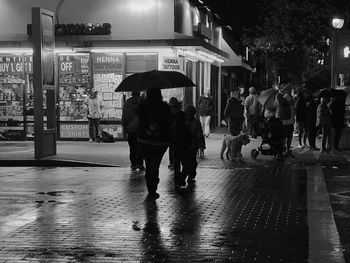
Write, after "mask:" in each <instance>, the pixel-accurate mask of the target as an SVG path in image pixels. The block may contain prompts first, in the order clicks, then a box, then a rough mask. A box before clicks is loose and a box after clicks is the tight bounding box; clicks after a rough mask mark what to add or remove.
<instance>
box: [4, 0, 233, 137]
mask: <svg viewBox="0 0 350 263" xmlns="http://www.w3.org/2000/svg"><path fill="white" fill-rule="evenodd" d="M28 2H30V1H29V0H28ZM146 2H147V1H146ZM153 2H154V1H153ZM155 2H157V3H159V5H158V8H160V9H161V10H164V12H160V11H161V10H157V6H154V8H155V9H154V10H153V9H152V10H149V12H150V14H144V13H141V14H140V13H138V16H137V18H135V19H136V20H135V25H133V24H132V23H129V22H127V19H128V20H130V17H132V15H130V14H131V13H135V12H136V11H135V10H136V9H135V10H132V9H131V7H129V6H128V7H124V6H123V5H121V4H120V1H118V3H115V2H113V1H110V2H109V3H110V5H118V7H119V8H120V10H119V9H118V12H119V13H120V15H121V16H122V18H123V19H124V20H123V23H124V24H123V25H124V27H125V28H124V27H122V26H121V25H120V24H117V23H118V22H120V19H121V17H116V16H114V15H112V14H111V13H108V12H110V10H109V9H108V8H107V7H106V6H101V7H100V9H101V10H100V11H101V14H104V16H101V17H103V19H107V21H108V22H110V24H111V28H112V30H111V31H112V33H111V35H106V36H102V35H84V36H80V35H72V34H70V35H58V36H57V37H56V51H55V52H56V84H57V120H58V125H57V129H58V133H57V134H58V139H67V140H70V139H87V138H88V122H87V117H86V115H87V112H86V107H85V106H84V104H83V101H84V99H85V98H86V96H87V95H88V94H89V92H90V90H91V89H92V88H95V89H97V90H98V91H99V95H100V96H101V97H102V99H103V102H104V106H105V108H104V115H103V118H102V120H101V128H102V129H103V130H105V131H107V132H108V133H110V134H112V135H113V137H114V138H115V139H123V137H124V132H123V129H122V126H121V114H122V107H123V103H124V102H125V100H126V99H127V98H128V96H130V94H129V93H116V92H114V90H115V88H116V87H117V86H118V84H119V83H120V82H121V81H122V80H123V78H125V77H126V76H128V75H130V74H132V73H135V72H142V71H147V70H152V69H160V70H178V71H180V72H183V73H184V74H186V75H187V76H189V77H190V78H191V79H192V80H193V82H194V83H196V87H193V88H192V87H191V88H183V89H182V88H178V89H172V90H164V91H163V99H164V100H165V101H168V100H169V99H170V97H173V96H175V97H177V98H178V100H180V101H181V102H182V104H183V106H185V105H188V104H193V105H195V106H196V103H197V101H198V98H199V96H200V95H201V94H202V93H203V91H204V90H205V89H206V88H210V89H211V92H212V94H213V95H214V98H215V105H216V117H214V118H213V119H214V122H213V123H212V125H213V126H216V125H217V123H219V117H218V116H217V114H218V112H219V111H218V110H217V108H218V107H219V105H220V103H221V102H220V99H221V97H220V88H219V87H220V82H221V78H220V74H221V66H220V65H221V63H222V62H223V61H224V60H225V59H227V58H228V54H227V53H226V52H224V51H222V50H221V49H220V48H219V47H220V37H221V35H220V27H217V26H215V24H214V23H213V21H212V20H210V19H209V18H210V16H209V14H207V13H206V12H204V11H203V10H198V9H197V8H196V7H195V6H193V5H191V4H190V3H189V2H188V1H174V0H171V1H170V0H166V1H155ZM26 4H28V6H30V4H29V3H26ZM70 4H71V3H69V2H67V3H66V6H65V7H66V9H65V11H64V12H63V10H61V14H62V22H63V23H64V22H70V21H72V22H76V21H79V19H80V21H86V20H87V19H86V18H87V17H88V18H89V19H92V18H95V13H94V12H93V11H94V9H93V7H92V6H93V3H92V1H87V2H86V3H85V2H84V9H86V10H85V11H86V12H85V18H83V17H82V14H80V13H79V14H77V16H75V17H74V19H73V18H72V14H71V12H72V11H71V10H70V9H69V5H70ZM51 5H53V4H51ZM43 7H44V8H49V9H50V8H51V9H52V7H53V6H50V5H48V2H45V3H44V2H43ZM122 8H126V9H124V13H122ZM165 8H166V9H165ZM137 12H138V11H137ZM152 12H153V13H155V14H156V15H155V18H154V17H153V16H151V15H152ZM186 12H187V13H188V12H190V14H191V15H190V16H189V17H187V16H186V17H185V16H184V15H183V14H184V13H186ZM168 13H172V14H173V16H174V17H175V22H174V20H171V19H169V18H168V17H167V15H168ZM146 18H148V20H147V19H146ZM99 19H100V17H99ZM152 19H155V21H153V20H152ZM27 22H28V21H27ZM153 22H156V23H157V24H156V25H157V30H158V32H153V31H154V30H153V31H152V29H151V27H152V26H154V25H155V24H154V23H153ZM162 23H163V24H162ZM169 23H171V24H170V25H169ZM137 26H140V27H142V28H141V29H143V31H142V30H140V29H138V28H136V27H137ZM115 28H116V29H115ZM113 30H114V31H113ZM118 30H119V31H118ZM127 30H129V31H128V33H126V31H127ZM157 30H156V31H157ZM169 30H171V31H169ZM165 31H167V32H165ZM27 33H28V32H27ZM118 33H120V35H118V36H116V34H118ZM126 34H129V35H126ZM130 34H131V35H132V37H130ZM147 34H149V35H147ZM14 45H15V46H21V48H18V47H14ZM31 53H32V49H31V42H30V41H28V40H20V41H19V40H16V41H15V42H14V41H12V40H11V39H8V40H6V41H3V40H1V39H0V132H2V133H5V134H6V136H7V137H9V138H17V139H29V138H31V137H33V132H34V129H33V125H34V120H33V84H32V71H31V69H32V54H31Z"/></svg>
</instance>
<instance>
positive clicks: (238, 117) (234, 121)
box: [224, 90, 244, 136]
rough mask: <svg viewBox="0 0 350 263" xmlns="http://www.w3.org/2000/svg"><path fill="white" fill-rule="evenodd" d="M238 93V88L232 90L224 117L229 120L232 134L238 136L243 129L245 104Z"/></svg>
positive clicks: (229, 128)
mask: <svg viewBox="0 0 350 263" xmlns="http://www.w3.org/2000/svg"><path fill="white" fill-rule="evenodd" d="M238 95H239V93H238V91H237V90H235V91H231V93H230V97H229V98H228V99H227V102H226V107H225V110H224V117H225V119H226V120H227V124H228V131H229V133H230V134H231V135H232V136H237V135H238V134H239V133H240V132H241V131H242V124H243V121H244V115H243V111H244V110H243V109H244V106H243V105H242V103H241V101H240V100H239V98H238Z"/></svg>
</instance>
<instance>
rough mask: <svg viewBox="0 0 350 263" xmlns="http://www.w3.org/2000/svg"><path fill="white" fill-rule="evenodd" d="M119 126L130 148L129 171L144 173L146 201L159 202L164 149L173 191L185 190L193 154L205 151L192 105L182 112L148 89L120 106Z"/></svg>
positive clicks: (194, 160) (193, 171) (192, 168)
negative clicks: (158, 190) (155, 200)
mask: <svg viewBox="0 0 350 263" xmlns="http://www.w3.org/2000/svg"><path fill="white" fill-rule="evenodd" d="M122 125H123V127H124V129H125V131H126V133H127V140H128V144H129V147H130V155H129V157H130V162H131V170H133V171H134V170H136V169H139V170H145V179H146V186H147V190H148V197H149V198H152V199H157V198H159V194H158V193H157V188H158V183H159V167H160V164H161V161H162V159H163V156H164V154H165V152H166V151H167V149H168V148H169V160H170V164H171V168H172V169H173V170H174V184H175V188H176V189H180V188H181V187H184V186H186V181H187V184H189V185H190V184H193V182H194V181H195V177H196V170H197V152H198V151H199V150H202V151H204V149H205V138H204V135H203V131H202V127H201V123H200V121H199V120H197V119H196V108H195V107H194V106H193V105H188V106H186V107H185V109H184V110H182V109H181V106H180V103H179V102H178V101H177V99H176V98H174V97H173V98H171V99H170V101H169V103H167V102H165V101H163V98H162V94H161V90H160V89H158V88H152V89H148V90H147V91H146V94H145V96H140V93H139V92H132V97H131V98H129V99H127V101H126V102H125V104H124V106H123V113H122ZM143 162H144V163H145V166H146V167H144V166H143ZM169 168H170V167H169Z"/></svg>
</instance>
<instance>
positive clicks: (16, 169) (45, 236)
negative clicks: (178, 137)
mask: <svg viewBox="0 0 350 263" xmlns="http://www.w3.org/2000/svg"><path fill="white" fill-rule="evenodd" d="M222 137H223V133H215V134H212V135H211V136H210V138H209V139H207V149H206V151H205V158H204V159H202V160H200V162H199V168H198V176H197V180H196V184H195V185H194V187H188V188H187V189H186V190H185V191H182V192H177V191H175V189H174V185H173V177H172V172H171V171H169V170H168V169H167V167H166V166H167V164H168V158H167V155H166V156H164V158H163V162H162V165H161V169H160V179H161V181H160V185H159V191H158V192H159V193H160V198H159V199H157V200H156V201H151V200H147V198H145V197H146V196H147V190H146V186H145V182H144V175H143V173H142V172H141V173H140V172H131V171H130V169H129V167H128V166H129V161H128V146H127V143H126V142H116V143H111V144H107V143H101V144H89V143H87V142H59V143H58V155H57V156H55V157H50V158H47V159H46V160H52V158H53V159H55V160H61V161H62V160H65V161H67V160H68V161H70V162H71V161H72V160H74V161H76V162H78V163H79V164H80V165H81V166H78V167H54V166H53V167H35V166H32V167H25V166H23V165H18V166H13V167H5V166H4V167H1V168H0V181H1V184H0V262H1V263H3V262H6V263H10V262H11V263H12V262H13V263H15V262H16V263H18V262H41V263H44V262H69V263H73V262H74V263H77V262H297V263H299V262H317V263H326V262H332V263H333V262H339V263H344V259H343V257H342V248H341V244H340V242H339V237H338V233H337V230H336V226H335V224H334V219H333V216H332V210H331V209H330V203H329V198H328V193H327V191H325V190H324V189H326V186H325V183H324V176H323V174H322V170H321V168H320V165H321V164H322V165H324V164H326V165H327V164H330V166H329V167H332V166H334V165H335V164H344V163H347V162H348V156H349V155H348V153H347V152H342V153H336V154H320V153H319V152H312V151H308V150H306V149H295V150H294V153H295V155H296V157H297V158H295V159H292V158H288V159H286V160H285V162H282V163H281V162H279V161H277V160H274V159H273V158H272V157H271V156H261V155H259V156H258V158H257V160H253V159H252V158H251V157H250V151H251V149H253V148H256V147H258V146H259V144H260V140H259V139H257V140H252V142H251V143H250V144H249V145H247V146H245V147H244V149H243V156H244V163H239V162H230V161H227V160H221V159H220V158H219V150H220V147H221V140H222ZM32 144H33V143H32V142H1V144H0V145H1V146H0V147H1V148H0V157H1V158H0V159H2V160H3V164H4V163H5V162H6V161H10V160H11V159H12V160H15V161H18V162H21V161H23V162H25V164H26V162H27V161H28V160H29V161H33V160H34V158H33V149H32V148H31V147H32ZM294 146H295V144H294ZM67 163H68V165H66V166H70V165H71V163H69V162H67ZM96 163H97V164H101V166H100V167H89V166H90V165H91V164H96ZM308 164H311V166H307V165H308ZM71 166H74V165H71ZM307 167H311V168H312V167H316V168H317V167H318V169H316V170H315V169H311V168H310V169H311V170H310V169H309V168H307ZM310 171H312V172H311V174H310ZM321 179H322V180H321ZM320 190H322V191H320ZM327 200H328V201H327ZM320 204H322V206H320V208H317V207H318V206H319V205H320ZM324 215H327V216H326V217H325V216H324ZM309 226H312V228H310V227H309ZM325 229H326V231H325ZM329 236H331V237H332V238H331V239H330V238H329Z"/></svg>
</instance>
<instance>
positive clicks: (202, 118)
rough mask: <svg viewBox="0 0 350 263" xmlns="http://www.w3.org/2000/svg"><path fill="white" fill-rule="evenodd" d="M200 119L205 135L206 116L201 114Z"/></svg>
mask: <svg viewBox="0 0 350 263" xmlns="http://www.w3.org/2000/svg"><path fill="white" fill-rule="evenodd" d="M199 121H200V123H201V126H202V131H203V134H204V135H205V116H202V115H200V116H199Z"/></svg>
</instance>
